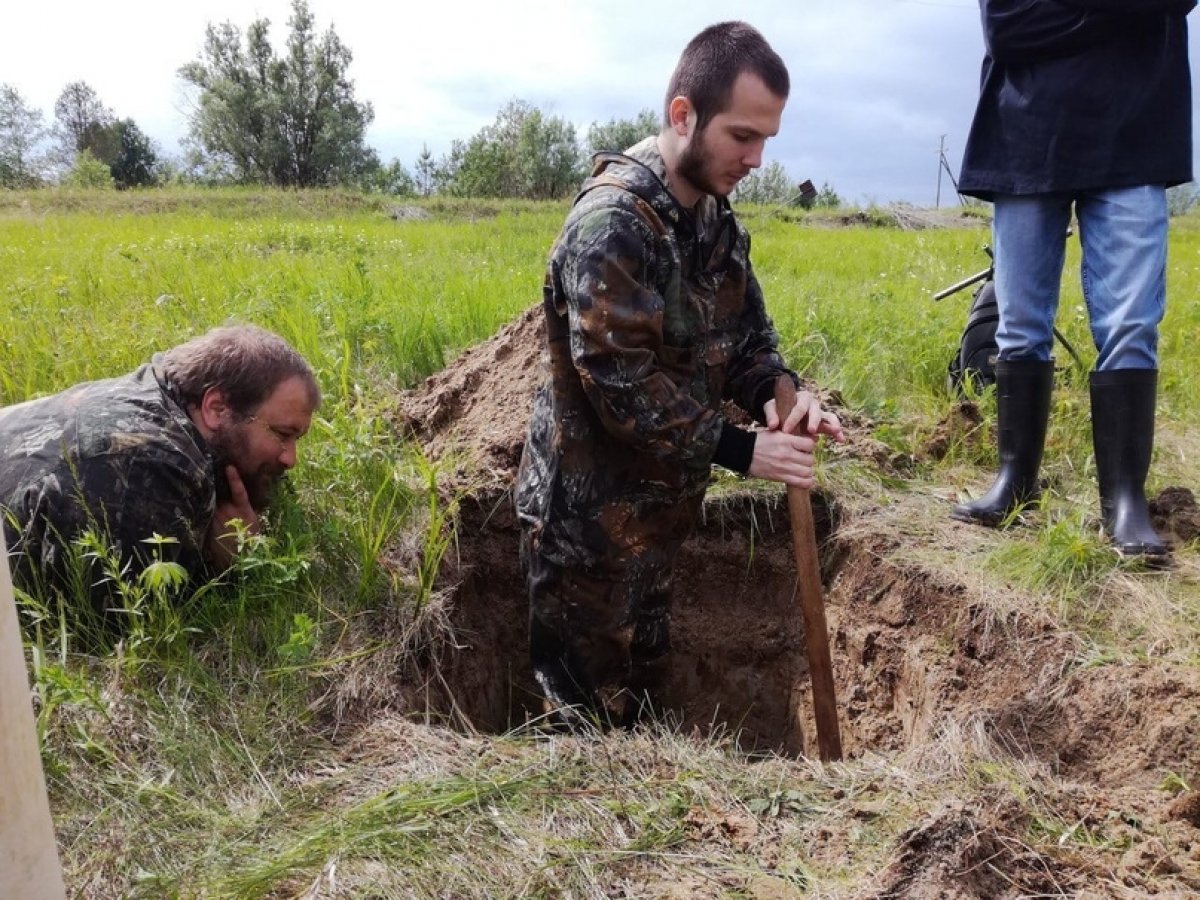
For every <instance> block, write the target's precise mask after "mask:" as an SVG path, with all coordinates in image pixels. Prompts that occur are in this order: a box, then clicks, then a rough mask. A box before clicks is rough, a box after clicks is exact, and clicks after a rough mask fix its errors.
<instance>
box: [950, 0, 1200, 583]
mask: <svg viewBox="0 0 1200 900" xmlns="http://www.w3.org/2000/svg"><path fill="white" fill-rule="evenodd" d="M1195 5H1196V0H1137V2H1128V0H980V4H979V6H980V12H981V14H982V19H983V33H984V42H985V45H986V53H985V56H984V59H983V71H982V77H981V87H980V94H979V102H978V106H977V108H976V111H975V117H974V120H973V122H972V125H971V131H970V135H969V137H968V139H967V146H966V150H965V152H964V155H963V163H962V171H961V174H960V178H959V190H960V191H961V192H962V193H964V194H968V195H971V196H974V197H978V198H980V199H983V200H988V201H991V202H992V204H993V207H994V209H993V220H992V246H993V250H994V252H995V258H996V299H997V303H998V305H999V312H1000V320H999V325H998V328H997V332H996V344H997V347H998V350H999V354H998V360H997V364H996V391H997V393H996V404H997V419H998V444H999V456H1000V471H999V473H998V475H997V476H996V480H995V482H994V484H993V485H992V487H991V489H990V490H989V491H988V492H987V493H986V494H985V495H984V496H983V497H981V498H979V499H978V500H975V501H973V502H969V503H960V504H958V505H956V506H955V507H954V510H953V512H952V514H951V515H952V516H953V517H954V518H955V519H959V520H962V521H966V522H973V523H977V524H981V525H989V526H993V527H995V526H998V525H1001V524H1002V523H1004V522H1006V521H1009V520H1010V518H1011V515H1012V513H1013V512H1014V511H1015V510H1017V509H1018V508H1019V507H1020V506H1021V505H1022V504H1024V503H1027V502H1029V501H1031V500H1033V499H1036V497H1037V496H1038V468H1039V466H1040V465H1041V460H1042V448H1043V445H1044V443H1045V437H1046V425H1047V420H1048V418H1049V411H1050V393H1051V389H1052V387H1053V381H1054V361H1053V358H1052V356H1051V349H1052V344H1053V326H1054V315H1055V312H1056V310H1057V308H1058V299H1059V284H1060V281H1061V278H1062V269H1063V258H1064V253H1065V235H1066V234H1067V229H1068V226H1069V224H1070V221H1071V217H1072V214H1074V216H1075V218H1076V220H1077V224H1078V232H1079V240H1080V245H1081V247H1082V251H1083V261H1082V266H1081V270H1080V278H1081V282H1082V287H1083V294H1084V298H1085V300H1086V302H1087V310H1088V319H1089V322H1090V325H1091V332H1092V339H1093V341H1094V342H1095V345H1096V350H1097V352H1098V356H1097V360H1096V368H1095V370H1094V371H1093V372H1092V373H1091V375H1090V393H1091V403H1092V438H1093V446H1094V449H1095V453H1096V470H1097V476H1098V480H1099V488H1100V509H1101V514H1102V519H1103V527H1104V532H1105V534H1106V536H1107V537H1108V538H1109V539H1110V540H1111V542H1112V544H1113V546H1114V547H1115V549H1116V550H1117V552H1118V553H1119V554H1121V555H1122V556H1130V557H1140V558H1145V559H1147V560H1148V561H1150V560H1153V559H1162V558H1165V557H1167V556H1168V555H1169V551H1168V548H1167V546H1166V545H1165V544H1164V543H1163V541H1162V539H1161V538H1160V537H1159V535H1158V534H1157V533H1156V532H1155V530H1154V527H1153V525H1152V524H1151V521H1150V513H1149V508H1148V504H1147V501H1146V494H1145V483H1146V475H1147V473H1148V472H1149V468H1150V457H1151V452H1152V450H1153V446H1154V408H1155V398H1156V392H1157V380H1158V326H1159V323H1160V322H1161V321H1162V317H1163V311H1164V308H1165V304H1166V258H1167V218H1168V216H1167V199H1166V189H1167V188H1168V187H1171V186H1173V185H1176V184H1181V183H1184V182H1188V181H1191V179H1192V121H1191V117H1192V98H1191V73H1190V71H1189V67H1188V44H1187V19H1186V16H1187V14H1188V13H1189V12H1190V11H1191V10H1192V8H1193V7H1194V6H1195Z"/></svg>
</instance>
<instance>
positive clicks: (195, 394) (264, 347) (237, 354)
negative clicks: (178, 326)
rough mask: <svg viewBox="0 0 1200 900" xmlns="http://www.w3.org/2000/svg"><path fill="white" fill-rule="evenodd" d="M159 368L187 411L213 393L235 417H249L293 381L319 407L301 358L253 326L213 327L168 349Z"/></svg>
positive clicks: (281, 341)
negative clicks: (220, 396)
mask: <svg viewBox="0 0 1200 900" xmlns="http://www.w3.org/2000/svg"><path fill="white" fill-rule="evenodd" d="M158 364H159V367H160V368H161V370H162V372H163V374H164V375H166V377H167V379H168V380H169V381H170V382H171V384H173V385H174V386H175V388H176V390H178V391H179V393H180V395H181V396H182V398H183V401H184V405H185V406H187V407H189V408H190V407H192V406H199V405H200V401H201V400H203V399H204V394H205V392H206V391H207V390H208V389H209V388H216V389H217V390H219V391H220V392H221V393H222V394H223V395H224V397H225V400H226V401H227V402H228V403H229V405H230V407H232V409H233V411H234V413H235V414H236V415H238V416H250V415H253V414H254V411H255V410H256V409H258V407H259V406H261V405H262V403H263V401H264V400H266V399H267V397H269V396H270V395H271V393H272V392H273V391H274V390H275V388H277V387H279V385H280V384H281V383H282V382H284V381H287V380H288V379H289V378H292V377H293V376H299V377H300V378H302V379H303V380H304V383H305V386H306V387H307V388H308V396H309V400H310V401H311V403H312V407H313V409H316V408H317V406H319V405H320V403H321V389H320V387H319V386H318V385H317V379H316V376H315V375H314V374H313V370H312V367H311V366H309V364H308V362H307V361H305V359H304V357H303V356H301V355H300V354H299V353H298V352H297V351H296V350H295V348H293V347H292V345H291V344H289V343H288V342H287V341H285V340H284V339H283V338H281V337H280V336H279V335H277V334H274V333H272V332H270V331H267V330H266V329H264V328H259V327H258V326H256V325H224V326H222V327H220V328H214V329H213V330H212V331H209V332H207V333H206V334H202V335H201V336H200V337H198V338H193V339H192V340H190V341H188V342H187V343H186V344H180V345H179V346H178V347H172V348H171V349H170V350H167V351H166V352H165V353H163V355H162V357H161V358H160V360H159V363H158Z"/></svg>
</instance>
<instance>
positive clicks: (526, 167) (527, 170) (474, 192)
mask: <svg viewBox="0 0 1200 900" xmlns="http://www.w3.org/2000/svg"><path fill="white" fill-rule="evenodd" d="M439 168H440V172H439V173H438V177H437V180H438V182H439V188H440V189H443V190H446V191H447V192H448V193H451V194H455V195H457V196H463V197H522V198H528V199H533V200H544V199H549V198H552V197H562V196H565V195H566V194H568V193H570V192H571V191H572V190H573V189H574V188H575V186H576V185H577V184H578V182H579V178H580V174H581V172H580V170H581V153H580V150H579V141H578V139H577V138H576V136H575V126H574V125H572V124H571V123H569V122H567V121H566V120H564V119H560V118H558V117H557V116H547V115H546V114H545V113H543V112H542V111H541V110H540V109H537V108H536V107H534V106H532V105H531V104H529V103H527V102H525V101H524V100H512V101H510V102H509V103H507V104H506V105H505V106H504V107H503V108H501V110H500V111H499V112H498V113H497V114H496V121H495V122H493V123H492V124H491V125H488V126H485V127H484V128H482V129H481V130H480V131H479V132H478V133H477V134H476V135H475V136H474V137H472V138H471V139H470V140H468V141H466V142H465V143H464V142H463V141H454V142H453V143H452V144H451V147H450V153H449V154H447V155H446V156H445V157H443V158H442V161H441V164H440V167H439Z"/></svg>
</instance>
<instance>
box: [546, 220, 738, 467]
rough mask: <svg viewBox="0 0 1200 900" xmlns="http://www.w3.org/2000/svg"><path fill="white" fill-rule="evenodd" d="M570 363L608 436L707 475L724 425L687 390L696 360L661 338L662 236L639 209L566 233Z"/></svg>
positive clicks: (564, 274) (583, 222)
mask: <svg viewBox="0 0 1200 900" xmlns="http://www.w3.org/2000/svg"><path fill="white" fill-rule="evenodd" d="M567 238H568V240H567V247H568V252H567V254H566V258H565V260H564V264H563V266H562V273H561V277H562V287H563V294H564V296H565V298H566V303H567V315H568V319H569V322H570V333H571V357H572V359H573V361H574V364H575V367H576V369H577V371H578V372H579V375H580V378H581V380H582V382H583V388H584V391H585V392H586V394H587V396H588V399H589V400H590V401H591V404H592V406H593V407H594V408H595V410H596V413H597V415H598V416H599V418H600V421H601V423H602V424H603V426H604V428H605V429H606V430H607V431H608V433H609V434H611V435H612V436H614V437H615V438H616V439H618V440H620V441H622V442H624V443H626V444H628V445H629V446H630V447H632V448H634V449H636V450H638V451H639V452H642V453H647V454H650V455H651V456H653V457H654V458H656V459H659V460H664V461H677V462H678V463H679V464H681V465H684V466H687V467H689V468H695V469H702V468H707V467H708V466H709V464H710V463H711V461H712V457H713V454H714V452H715V451H716V447H717V441H718V439H719V437H720V433H721V427H722V424H723V419H722V418H721V417H720V416H719V415H718V414H717V413H715V412H714V411H712V410H710V409H708V408H707V407H706V406H704V405H703V404H701V403H699V402H697V401H696V400H695V399H694V398H693V397H692V396H691V394H690V393H689V392H688V391H687V390H686V389H685V387H684V386H685V385H686V384H687V383H688V379H689V372H690V370H691V367H692V366H693V365H695V364H696V363H695V361H693V360H690V359H689V358H688V356H689V353H688V351H687V350H686V349H683V348H673V347H670V346H668V345H667V344H666V343H665V342H664V340H663V311H664V299H663V297H662V296H661V295H660V294H659V293H658V291H657V289H656V287H655V284H656V273H657V268H658V265H659V263H660V260H659V259H658V258H657V246H658V244H659V239H658V237H657V236H656V235H655V234H654V233H653V231H652V230H651V229H650V227H649V226H648V225H647V224H646V222H645V221H644V220H643V219H642V218H641V217H640V216H639V215H638V214H637V213H636V212H635V211H633V210H631V209H628V208H624V207H620V206H617V207H614V206H605V207H601V208H598V209H593V210H592V211H589V212H585V213H584V214H583V215H582V216H581V217H580V218H579V219H578V220H577V221H576V222H575V223H574V224H573V228H572V232H571V233H570V234H568V235H567Z"/></svg>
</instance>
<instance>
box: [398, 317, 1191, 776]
mask: <svg viewBox="0 0 1200 900" xmlns="http://www.w3.org/2000/svg"><path fill="white" fill-rule="evenodd" d="M542 334H543V332H542V323H541V315H540V309H539V308H533V309H530V310H528V311H527V312H526V313H525V314H524V315H522V316H521V317H519V318H518V319H517V320H515V321H514V322H512V323H511V324H509V325H507V326H505V327H504V328H503V329H501V330H500V331H499V332H498V333H497V334H496V336H495V337H493V338H492V339H491V340H489V341H487V342H484V343H483V344H480V345H478V346H476V347H474V348H472V349H471V350H470V351H468V352H467V353H465V354H463V355H462V356H461V357H459V358H458V359H456V360H455V361H453V362H452V363H451V364H450V365H449V366H447V367H446V369H444V370H443V371H442V372H439V373H438V374H436V375H434V376H432V377H431V378H429V379H427V381H426V382H425V383H424V384H422V385H421V386H420V387H419V388H417V389H415V390H413V391H409V392H406V393H405V394H404V396H403V397H402V398H401V401H400V404H399V412H398V425H399V427H400V428H402V429H403V430H405V431H406V432H408V433H410V434H412V435H413V436H414V437H415V438H416V439H417V440H419V441H420V442H421V443H422V445H423V447H424V448H425V451H426V453H427V454H428V455H429V456H430V457H432V458H434V459H436V460H441V461H443V463H445V464H446V467H447V471H448V472H450V473H454V472H456V471H458V467H460V466H463V467H465V468H464V470H463V471H464V473H466V472H468V471H469V474H464V475H463V476H462V478H463V481H462V482H461V483H460V484H459V485H457V486H456V487H454V488H451V489H450V490H455V491H458V490H461V487H462V484H466V483H469V484H470V485H471V487H470V488H469V490H467V491H466V492H465V495H464V496H463V497H462V499H461V501H460V508H459V522H458V527H457V544H456V546H455V548H454V550H453V551H452V552H451V553H450V554H448V556H447V558H446V560H445V562H444V564H443V571H442V584H443V586H444V588H445V591H446V593H445V596H444V601H445V610H446V620H445V623H444V625H445V628H446V631H447V634H448V635H450V637H448V638H447V639H446V640H445V641H443V642H442V644H441V647H440V650H438V651H437V652H431V653H428V654H425V656H424V657H423V658H425V659H426V660H427V661H428V665H427V668H426V670H424V671H421V672H417V673H412V672H410V673H408V677H409V678H410V680H414V681H416V682H419V683H420V685H421V691H420V696H419V705H421V706H422V709H423V712H424V714H426V715H432V716H435V717H440V718H442V719H443V720H445V721H451V722H456V723H457V724H459V725H462V726H464V727H470V728H475V729H480V730H484V731H489V732H496V733H499V732H504V731H507V730H509V729H512V728H519V727H521V726H522V725H524V724H526V723H528V722H529V721H531V720H532V719H534V718H536V717H537V716H538V715H539V714H540V713H541V704H540V699H539V697H538V695H537V693H536V691H535V687H534V683H533V679H532V676H531V672H530V668H529V663H528V653H527V650H528V643H527V637H526V621H527V616H528V607H527V603H526V596H525V586H524V582H523V578H522V575H521V571H520V569H519V564H518V559H517V546H518V540H517V535H518V531H517V523H516V518H515V515H514V512H513V508H512V502H511V497H510V489H511V484H512V480H513V477H514V474H515V471H516V466H517V463H518V460H519V457H520V450H521V446H522V442H523V439H524V432H525V427H526V424H527V422H528V417H529V409H530V402H531V398H532V396H533V392H534V389H535V387H536V385H537V383H538V382H539V380H540V378H541V369H540V359H539V356H540V348H541V346H542V342H543V338H542ZM836 399H837V398H836V397H832V398H829V400H830V402H832V403H835V404H836ZM848 424H850V426H851V427H850V428H849V429H848V430H849V431H850V432H851V435H852V438H851V441H850V443H849V445H848V446H847V447H845V448H841V449H840V450H839V452H844V453H847V454H851V455H857V456H858V457H859V458H861V459H863V460H865V461H867V462H868V463H869V464H871V465H874V466H882V467H892V468H893V469H895V468H896V467H903V466H904V465H905V461H904V460H898V459H896V458H894V457H893V456H892V455H890V454H889V453H888V452H887V450H886V448H884V447H882V445H879V444H878V443H875V442H873V441H872V440H871V439H870V437H869V429H868V428H865V427H859V428H856V427H854V425H855V424H861V423H853V422H850V423H848ZM456 478H457V476H456V475H454V474H451V475H450V476H449V480H450V481H454V480H455V479H456ZM812 496H813V508H814V518H815V520H816V526H817V537H818V542H819V550H820V557H821V569H822V581H823V593H824V598H825V602H826V615H827V618H828V627H829V632H830V640H831V644H832V647H833V658H834V669H835V671H834V681H835V685H836V687H837V693H838V713H839V718H840V723H841V737H842V744H843V748H844V750H845V752H846V754H847V755H849V756H853V755H856V754H859V753H861V752H863V751H865V750H873V751H884V752H886V751H891V750H897V749H901V748H904V747H908V746H912V745H914V744H921V743H923V742H925V741H926V740H928V739H930V738H931V737H932V736H933V735H934V733H935V731H936V730H937V729H939V728H941V727H943V726H944V724H945V723H946V722H948V721H957V722H960V723H962V722H968V721H969V722H972V723H975V724H977V725H979V726H980V727H983V728H985V729H987V730H988V731H989V732H991V733H993V734H994V735H995V736H996V738H997V739H998V740H999V741H1000V742H1001V743H1002V745H1004V746H1008V747H1011V748H1013V749H1014V751H1015V752H1020V753H1026V754H1031V755H1033V756H1035V757H1037V758H1039V759H1044V760H1046V761H1047V762H1048V763H1049V764H1050V765H1052V766H1053V767H1054V768H1055V770H1057V771H1069V770H1073V769H1076V768H1079V769H1080V770H1082V771H1089V772H1090V773H1091V774H1093V775H1094V774H1095V773H1096V771H1097V770H1103V771H1104V772H1105V773H1106V775H1110V776H1112V777H1116V778H1124V777H1127V776H1128V775H1129V774H1130V773H1131V772H1135V771H1136V772H1140V773H1143V774H1146V775H1147V777H1150V776H1149V773H1151V772H1153V771H1156V767H1161V766H1182V767H1183V769H1186V770H1189V771H1192V770H1195V769H1196V768H1197V767H1198V766H1200V741H1197V740H1195V738H1197V737H1200V703H1197V702H1196V700H1197V699H1198V698H1200V679H1198V678H1197V677H1196V674H1195V672H1194V670H1193V669H1191V668H1180V669H1178V670H1170V669H1169V667H1167V668H1164V667H1143V668H1142V669H1140V670H1136V671H1129V670H1128V669H1124V668H1119V667H1109V668H1103V669H1093V670H1083V671H1079V672H1074V673H1073V674H1072V669H1073V661H1074V660H1076V659H1077V658H1078V657H1079V654H1080V650H1081V648H1080V647H1079V646H1078V642H1077V638H1076V637H1075V636H1074V635H1072V634H1070V633H1069V632H1066V631H1064V630H1062V629H1060V628H1059V627H1057V626H1056V624H1055V623H1053V622H1051V621H1049V620H1048V619H1040V618H1034V617H1030V616H1029V615H1028V614H1025V613H1009V614H1002V613H998V612H997V610H996V608H995V606H994V605H993V604H989V603H987V602H984V601H983V600H982V599H980V598H978V597H975V596H974V595H973V593H972V590H971V588H970V586H969V585H967V584H964V583H962V581H961V580H956V579H953V578H950V577H948V576H946V575H944V574H942V573H939V572H936V571H932V570H928V569H925V568H923V567H921V566H920V565H917V564H907V563H903V562H897V561H896V560H897V559H903V558H905V555H904V554H899V555H897V554H895V553H893V552H892V551H893V550H895V549H896V543H897V542H898V541H901V540H903V539H904V538H903V529H902V528H901V529H899V530H898V529H896V528H883V527H876V526H875V525H874V524H873V523H872V522H871V521H870V515H871V514H872V513H870V512H869V511H868V512H867V513H866V514H865V516H866V518H865V519H864V518H863V515H864V514H863V513H861V512H860V513H856V514H855V517H854V518H853V520H852V521H846V519H847V518H848V517H847V516H846V515H844V514H843V513H842V512H841V511H840V510H839V506H838V504H837V502H836V499H835V498H830V497H826V496H824V495H822V494H820V493H814V494H813V495H812ZM1171 500H1172V503H1173V504H1174V506H1175V507H1177V508H1176V512H1175V517H1176V519H1178V520H1179V521H1184V520H1186V519H1187V516H1188V515H1195V510H1196V507H1195V502H1194V499H1193V498H1191V495H1190V494H1189V495H1187V497H1177V496H1174V495H1172V498H1171ZM897 502H900V503H903V502H908V501H905V500H903V499H900V498H897ZM786 503H787V501H786V494H785V493H784V492H783V491H782V490H781V489H780V490H775V491H772V490H769V489H768V490H764V488H763V486H762V485H754V484H751V483H750V482H746V483H744V484H741V486H740V487H739V486H737V485H735V486H733V487H728V486H722V487H721V488H720V489H718V490H714V491H713V492H711V493H710V497H709V500H708V502H707V504H706V506H705V511H704V517H703V520H702V521H701V522H699V523H698V524H697V528H696V532H695V534H694V535H693V537H692V538H691V539H690V540H689V541H688V542H687V544H686V545H685V548H684V550H683V551H682V553H681V555H680V557H679V559H678V564H677V566H676V577H675V584H674V591H673V597H674V600H673V603H674V605H673V609H672V637H673V646H674V649H673V653H672V668H671V670H670V675H669V678H668V681H667V683H666V686H665V690H664V692H663V698H662V699H663V701H664V703H665V705H666V706H667V707H668V708H669V709H670V710H671V711H672V712H673V716H674V721H675V722H676V723H677V725H678V726H679V727H681V728H683V729H685V730H692V729H699V730H700V732H701V733H710V732H713V731H717V732H724V733H726V734H728V735H731V736H734V737H735V738H736V739H737V740H738V742H739V743H740V744H741V745H742V746H743V747H745V748H747V749H753V750H771V751H778V752H783V753H787V754H799V753H802V754H805V755H809V756H815V755H816V750H817V748H816V733H815V727H814V719H813V714H812V703H811V693H810V682H809V672H808V661H807V659H806V655H805V650H804V647H805V642H804V633H803V623H802V619H801V615H800V612H799V608H798V604H797V600H796V567H795V562H794V559H793V546H792V537H791V533H790V527H789V517H788V512H787V508H786ZM1180 510H1182V511H1183V513H1180ZM926 539H928V538H926ZM955 539H956V538H955V534H954V532H950V533H949V537H947V538H946V540H949V541H953V540H955ZM1164 680H1165V682H1167V683H1163V682H1164ZM1131 692H1135V693H1138V694H1139V695H1140V696H1141V697H1142V703H1141V704H1140V705H1139V706H1138V708H1137V712H1136V714H1137V715H1138V717H1139V719H1140V720H1141V721H1142V722H1143V724H1145V723H1150V722H1156V723H1158V727H1160V728H1163V729H1164V730H1165V732H1166V735H1165V740H1164V741H1162V742H1157V743H1156V744H1155V745H1154V746H1146V744H1145V742H1144V741H1141V740H1140V739H1139V737H1138V735H1136V734H1133V735H1130V737H1129V738H1128V740H1127V741H1126V742H1125V743H1128V745H1129V748H1128V752H1126V751H1125V750H1123V749H1122V748H1121V746H1120V742H1118V744H1117V745H1114V744H1112V743H1105V744H1097V745H1092V744H1091V743H1090V742H1089V739H1088V735H1089V734H1099V733H1107V734H1109V735H1110V736H1113V732H1114V729H1113V728H1112V727H1111V726H1110V725H1109V719H1110V717H1111V715H1112V711H1113V710H1114V709H1124V708H1125V707H1126V706H1128V703H1127V698H1128V696H1129V695H1130V693H1131ZM1081 694H1088V695H1091V696H1092V699H1093V700H1094V705H1093V704H1081V703H1079V702H1077V700H1076V698H1077V697H1078V696H1079V695H1081ZM410 703H411V704H412V705H417V704H418V700H417V699H414V698H410ZM1180 709H1182V710H1186V712H1184V713H1180V712H1178V710H1180ZM1068 713H1069V714H1068ZM1114 739H1115V737H1114ZM1189 741H1190V743H1189ZM1189 767H1190V768H1189ZM1181 770H1182V769H1181Z"/></svg>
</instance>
